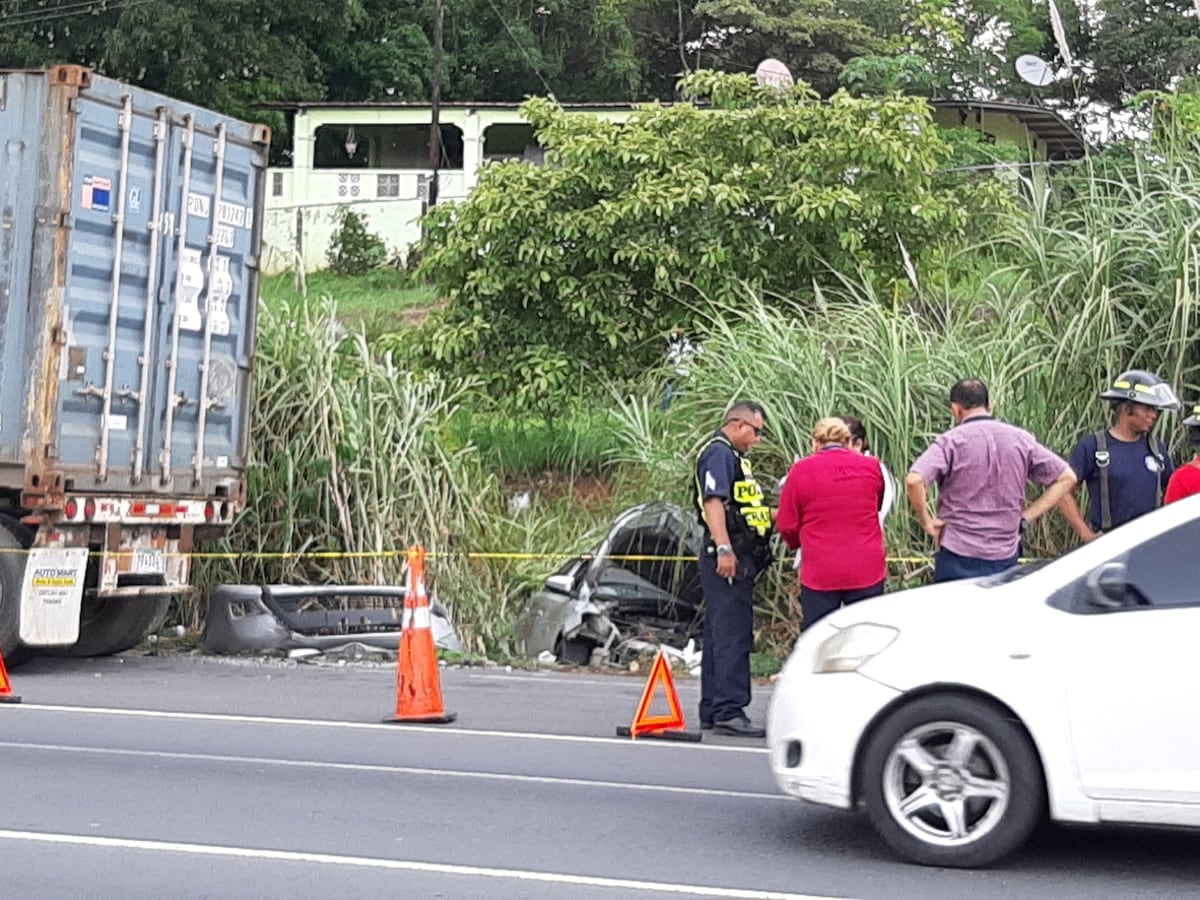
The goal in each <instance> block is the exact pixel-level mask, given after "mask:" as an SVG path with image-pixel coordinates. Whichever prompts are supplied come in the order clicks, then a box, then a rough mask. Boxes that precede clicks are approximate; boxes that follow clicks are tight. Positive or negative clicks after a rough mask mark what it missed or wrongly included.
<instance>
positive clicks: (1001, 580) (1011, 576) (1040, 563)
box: [976, 559, 1054, 588]
mask: <svg viewBox="0 0 1200 900" xmlns="http://www.w3.org/2000/svg"><path fill="white" fill-rule="evenodd" d="M1052 562H1054V560H1052V559H1034V560H1030V561H1029V562H1027V563H1023V564H1022V565H1019V566H1013V567H1012V568H1011V569H1005V570H1004V571H1003V572H997V573H996V574H995V575H987V576H985V577H983V578H980V579H979V581H978V582H976V583H977V584H978V585H979V586H980V587H986V588H990V587H996V586H997V585H1001V584H1008V583H1009V582H1012V581H1018V580H1020V579H1022V578H1024V577H1025V576H1026V575H1028V574H1030V573H1031V572H1036V571H1037V570H1038V569H1042V568H1045V567H1046V566H1048V565H1050V563H1052Z"/></svg>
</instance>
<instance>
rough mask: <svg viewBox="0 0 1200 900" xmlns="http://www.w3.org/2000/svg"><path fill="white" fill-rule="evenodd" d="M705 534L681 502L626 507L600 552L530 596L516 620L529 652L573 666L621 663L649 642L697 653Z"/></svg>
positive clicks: (569, 565) (548, 580)
mask: <svg viewBox="0 0 1200 900" xmlns="http://www.w3.org/2000/svg"><path fill="white" fill-rule="evenodd" d="M702 541H703V530H702V529H701V527H700V525H699V523H698V522H697V521H696V515H695V513H693V512H688V511H684V510H683V509H681V508H680V507H679V505H678V504H675V503H668V502H661V501H659V502H653V503H643V504H639V505H637V506H634V507H631V508H629V509H627V510H625V511H624V512H622V513H620V514H619V515H618V516H617V517H616V518H615V519H614V520H613V522H612V525H611V526H610V527H609V530H608V533H607V535H605V537H604V539H603V540H602V541H601V542H600V545H599V546H598V547H597V548H596V550H595V552H594V553H591V554H586V555H582V556H578V557H575V558H574V559H571V560H569V561H568V562H567V563H565V564H564V565H563V566H562V567H561V568H560V569H559V570H558V571H557V572H555V573H554V574H552V575H550V576H548V577H547V578H546V580H545V582H544V583H543V585H542V588H541V589H540V590H538V591H536V592H535V593H534V594H533V596H532V597H531V598H530V600H529V603H528V604H527V605H526V607H525V609H524V611H523V612H522V613H521V615H520V617H519V618H518V620H517V623H516V632H517V637H518V639H519V640H520V641H521V642H522V644H523V649H524V652H525V654H526V655H527V656H530V657H533V658H535V659H539V658H540V659H547V657H546V656H545V654H550V655H551V656H553V657H554V658H555V659H557V660H558V662H560V663H564V664H568V665H595V666H598V665H603V664H605V663H615V664H622V663H623V662H624V657H625V656H628V655H632V654H635V653H638V652H641V651H642V650H644V649H646V644H647V642H650V643H651V644H660V645H662V646H664V647H665V648H675V649H676V650H680V649H682V648H685V647H686V648H687V653H686V655H687V656H688V657H690V656H691V655H692V654H693V652H694V651H693V648H694V646H695V643H696V641H697V640H698V639H699V637H700V635H701V632H702V630H703V627H704V605H703V593H702V592H701V588H700V573H699V571H698V568H697V565H696V558H697V556H698V555H699V551H700V546H701V542H702ZM655 557H665V559H664V558H655ZM685 661H687V662H688V664H689V667H690V665H691V662H692V661H691V660H690V659H688V660H685ZM697 661H698V656H697Z"/></svg>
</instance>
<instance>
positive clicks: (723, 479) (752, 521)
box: [695, 430, 771, 726]
mask: <svg viewBox="0 0 1200 900" xmlns="http://www.w3.org/2000/svg"><path fill="white" fill-rule="evenodd" d="M713 497H719V498H721V500H723V501H724V502H725V524H726V528H727V529H728V531H729V539H730V543H731V544H732V545H733V549H734V553H735V554H736V555H737V574H736V576H735V577H734V579H733V583H732V584H730V582H729V580H728V579H725V578H722V577H721V576H720V575H718V574H717V556H716V543H715V542H714V541H713V537H712V534H711V533H710V532H709V530H708V523H707V522H705V520H704V501H705V500H709V499H711V498H713ZM695 499H696V504H697V508H698V510H699V514H700V523H701V524H702V525H703V526H704V543H703V546H702V548H701V550H700V560H699V568H700V584H701V587H702V588H703V589H704V605H705V611H704V654H703V656H702V657H701V662H700V722H701V724H702V725H705V726H707V725H711V724H712V723H714V722H725V721H729V720H733V719H740V718H742V717H743V716H744V715H745V713H744V712H743V709H744V707H746V706H748V705H749V703H750V651H751V649H752V647H753V641H754V581H755V579H756V578H757V577H758V574H759V573H760V572H762V571H763V570H764V569H765V568H766V567H767V566H768V565H769V564H770V562H771V556H770V546H769V543H768V542H769V539H770V535H771V511H770V510H769V509H768V508H767V506H766V504H765V502H764V499H763V492H762V489H761V488H760V487H759V486H758V483H757V482H756V481H755V480H754V476H753V474H752V473H751V469H750V461H749V460H748V459H746V458H745V457H744V456H742V454H740V453H739V452H738V451H737V450H736V449H734V447H733V445H732V444H731V443H730V442H729V439H728V438H726V437H725V435H724V434H723V433H722V432H721V431H720V430H718V431H716V432H715V433H714V434H713V435H712V437H710V438H709V440H708V442H707V443H706V444H705V445H704V448H703V449H702V450H701V451H700V456H699V458H698V459H697V461H696V497H695Z"/></svg>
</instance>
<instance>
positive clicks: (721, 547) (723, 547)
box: [717, 544, 733, 556]
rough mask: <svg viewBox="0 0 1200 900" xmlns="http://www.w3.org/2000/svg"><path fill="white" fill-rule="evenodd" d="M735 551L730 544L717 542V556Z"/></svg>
mask: <svg viewBox="0 0 1200 900" xmlns="http://www.w3.org/2000/svg"><path fill="white" fill-rule="evenodd" d="M731 553H733V547H731V546H729V544H717V556H728V555H729V554H731Z"/></svg>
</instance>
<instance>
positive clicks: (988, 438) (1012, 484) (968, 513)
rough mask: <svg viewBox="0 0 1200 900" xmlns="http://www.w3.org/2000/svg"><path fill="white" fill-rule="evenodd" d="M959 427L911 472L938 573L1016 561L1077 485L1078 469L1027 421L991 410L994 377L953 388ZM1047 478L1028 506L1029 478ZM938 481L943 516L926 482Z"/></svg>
mask: <svg viewBox="0 0 1200 900" xmlns="http://www.w3.org/2000/svg"><path fill="white" fill-rule="evenodd" d="M950 413H951V415H952V416H954V421H955V422H956V423H958V427H956V428H953V429H951V430H950V431H947V432H946V433H945V434H941V435H938V437H936V438H935V439H934V441H933V443H932V444H930V445H929V449H928V450H926V451H925V452H924V453H922V454H921V456H920V457H919V458H918V459H917V461H916V462H915V463H913V465H912V468H911V469H910V470H909V472H908V477H907V478H906V479H905V487H906V488H907V490H908V499H909V501H910V502H911V503H912V505H913V509H914V510H916V513H917V518H918V519H919V520H920V522H921V527H922V528H924V529H925V532H926V533H927V534H928V535H929V536H930V537H932V538H933V539H934V541H935V543H936V544H937V548H938V549H937V554H936V556H935V558H934V569H933V580H934V581H953V580H954V579H956V578H974V577H976V576H979V575H990V574H992V573H993V572H1001V571H1003V570H1004V569H1007V568H1009V567H1010V566H1013V565H1015V564H1016V562H1017V557H1018V556H1019V555H1020V547H1021V534H1022V533H1023V532H1024V531H1025V527H1026V526H1027V525H1028V524H1029V523H1030V522H1032V521H1033V520H1034V519H1036V518H1037V517H1038V516H1040V515H1041V514H1042V513H1044V512H1046V510H1048V509H1052V508H1053V507H1054V506H1055V504H1057V503H1058V501H1059V499H1060V498H1062V497H1063V496H1064V495H1065V494H1066V493H1067V492H1068V491H1070V490H1071V489H1072V488H1074V487H1075V472H1074V471H1073V470H1072V469H1071V467H1070V466H1068V465H1067V464H1066V462H1065V461H1064V460H1062V459H1061V458H1060V457H1058V456H1056V455H1055V454H1054V453H1051V452H1050V451H1049V450H1047V449H1046V448H1045V447H1043V446H1042V445H1041V444H1039V443H1038V442H1037V439H1036V438H1035V437H1034V436H1033V435H1032V434H1030V433H1029V432H1028V431H1025V430H1024V429H1021V428H1017V427H1016V426H1014V425H1009V424H1007V423H1005V422H997V421H996V420H995V419H993V418H992V416H991V407H990V405H989V402H988V390H987V385H985V384H984V383H983V382H982V381H979V380H977V379H974V378H964V379H963V380H962V381H959V382H958V383H957V384H955V385H954V387H952V388H951V389H950ZM1027 481H1032V482H1035V483H1036V484H1040V485H1043V486H1046V490H1044V491H1043V492H1042V495H1041V496H1040V497H1039V498H1038V499H1037V500H1035V501H1034V502H1033V503H1031V504H1029V506H1028V507H1026V506H1025V483H1026V482H1027ZM934 483H936V484H937V486H938V508H937V517H936V518H935V517H934V516H933V515H931V514H930V512H929V503H928V498H927V495H926V489H927V487H928V486H929V485H930V484H934Z"/></svg>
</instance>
